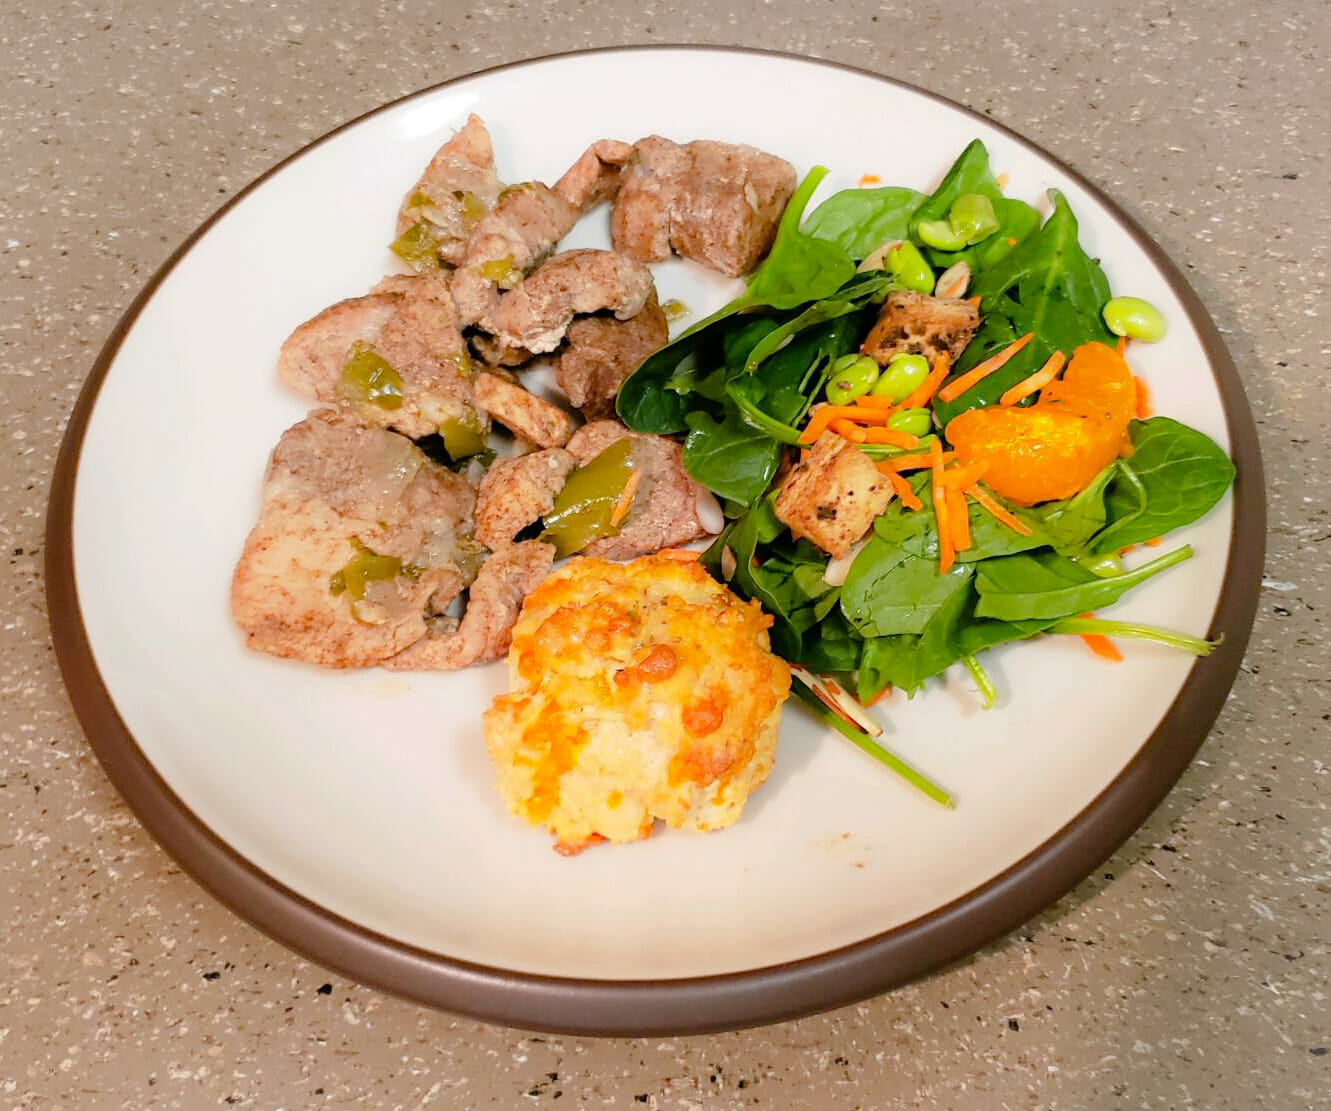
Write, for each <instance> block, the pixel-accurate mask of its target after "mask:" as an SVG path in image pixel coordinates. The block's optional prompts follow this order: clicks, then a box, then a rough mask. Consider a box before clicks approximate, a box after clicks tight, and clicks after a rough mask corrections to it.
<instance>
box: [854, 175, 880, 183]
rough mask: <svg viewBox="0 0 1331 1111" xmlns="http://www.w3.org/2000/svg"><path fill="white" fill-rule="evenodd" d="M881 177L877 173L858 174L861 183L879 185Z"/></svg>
mask: <svg viewBox="0 0 1331 1111" xmlns="http://www.w3.org/2000/svg"><path fill="white" fill-rule="evenodd" d="M882 181H883V179H882V178H881V177H879V176H878V175H877V174H862V175H861V176H860V184H861V185H880V184H882Z"/></svg>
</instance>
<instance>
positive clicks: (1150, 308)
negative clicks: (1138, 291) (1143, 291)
mask: <svg viewBox="0 0 1331 1111" xmlns="http://www.w3.org/2000/svg"><path fill="white" fill-rule="evenodd" d="M1102 315H1103V316H1104V321H1105V327H1106V328H1108V329H1109V330H1110V331H1111V332H1113V333H1114V335H1116V336H1127V338H1128V339H1139V340H1145V341H1146V342H1147V343H1156V342H1158V341H1159V340H1162V339H1164V338H1165V318H1164V315H1163V314H1162V313H1161V312H1160V310H1159V309H1157V308H1156V307H1155V306H1154V305H1153V304H1151V302H1150V301H1143V300H1142V299H1141V298H1140V297H1115V298H1113V299H1112V300H1111V301H1109V302H1108V303H1107V304H1106V305H1105V307H1104V311H1103V313H1102Z"/></svg>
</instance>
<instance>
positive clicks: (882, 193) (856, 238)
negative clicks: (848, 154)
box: [804, 185, 924, 262]
mask: <svg viewBox="0 0 1331 1111" xmlns="http://www.w3.org/2000/svg"><path fill="white" fill-rule="evenodd" d="M923 201H924V194H923V193H917V192H916V191H915V190H914V189H907V188H905V187H904V186H899V185H888V186H884V187H883V188H881V189H843V190H842V191H841V192H840V193H834V194H833V195H832V196H830V197H828V198H827V200H825V201H823V203H822V204H820V205H819V206H818V207H817V208H815V209H814V210H813V212H812V213H811V214H810V216H809V218H808V220H807V221H805V224H804V230H805V231H806V232H807V233H808V234H809V235H812V236H815V237H816V238H818V239H830V240H831V241H832V242H833V243H835V244H837V246H839V247H840V248H841V249H842V250H843V251H845V252H846V254H848V255H849V256H850V257H851V258H852V259H854V260H855V261H856V262H859V261H860V260H861V259H863V258H865V257H866V256H867V255H870V254H872V253H873V252H874V251H876V250H877V249H878V248H879V247H881V246H882V245H883V244H884V243H890V242H892V241H893V240H895V239H905V238H906V237H907V236H908V235H909V234H910V222H911V217H912V216H913V215H914V214H915V210H916V209H917V208H919V207H920V205H921V204H922V203H923Z"/></svg>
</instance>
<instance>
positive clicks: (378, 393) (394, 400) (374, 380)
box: [341, 343, 404, 410]
mask: <svg viewBox="0 0 1331 1111" xmlns="http://www.w3.org/2000/svg"><path fill="white" fill-rule="evenodd" d="M341 394H342V397H344V398H345V399H346V400H348V401H356V402H364V403H366V404H369V405H377V406H379V408H380V409H390V410H391V409H400V408H402V399H403V396H404V395H403V393H402V377H401V376H400V375H399V374H398V372H397V371H396V370H394V369H393V368H392V367H391V366H389V364H388V361H387V360H386V359H385V358H384V357H383V356H382V355H378V354H376V353H375V352H374V351H373V350H372V349H371V348H370V347H369V346H368V345H367V344H364V343H356V344H353V345H352V348H351V353H350V354H349V355H348V356H347V361H346V362H344V363H343V364H342V387H341Z"/></svg>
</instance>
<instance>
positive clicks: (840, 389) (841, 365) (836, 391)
mask: <svg viewBox="0 0 1331 1111" xmlns="http://www.w3.org/2000/svg"><path fill="white" fill-rule="evenodd" d="M877 381H878V364H877V363H876V362H874V361H873V360H872V359H871V358H869V357H868V356H867V355H842V356H841V358H839V359H837V361H836V362H834V363H833V364H832V376H831V378H829V379H828V382H827V388H826V390H825V392H826V394H827V400H828V401H830V402H831V403H832V404H833V405H849V404H850V403H851V402H852V401H854V400H855V399H856V398H857V397H863V396H864V395H865V394H866V393H868V392H869V391H870V390H871V389H872V388H873V387H874V385H875V384H876V383H877Z"/></svg>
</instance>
